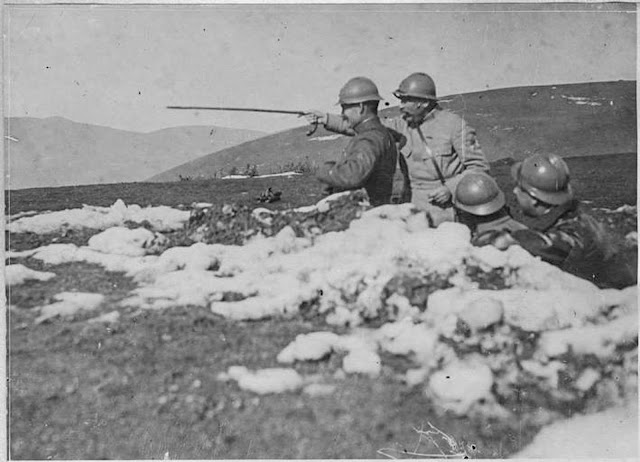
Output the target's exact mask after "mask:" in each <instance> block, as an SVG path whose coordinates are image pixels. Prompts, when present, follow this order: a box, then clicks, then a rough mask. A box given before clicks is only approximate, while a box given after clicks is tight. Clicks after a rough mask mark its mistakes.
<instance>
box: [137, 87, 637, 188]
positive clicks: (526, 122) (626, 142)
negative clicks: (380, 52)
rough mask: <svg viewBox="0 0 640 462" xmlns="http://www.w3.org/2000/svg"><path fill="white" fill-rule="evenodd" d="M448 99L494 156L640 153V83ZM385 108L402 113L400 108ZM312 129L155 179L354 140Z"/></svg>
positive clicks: (319, 151)
mask: <svg viewBox="0 0 640 462" xmlns="http://www.w3.org/2000/svg"><path fill="white" fill-rule="evenodd" d="M441 99H442V104H441V105H442V106H443V107H444V108H446V109H449V110H452V111H454V112H456V113H459V114H461V115H463V116H464V117H465V119H466V120H467V121H468V122H469V124H471V125H472V126H473V127H475V128H476V129H477V132H478V137H479V139H480V143H481V145H482V147H483V150H484V152H485V153H486V155H487V157H488V158H489V160H490V161H495V160H498V159H502V158H507V157H510V158H513V159H522V158H524V157H526V156H528V155H530V154H532V153H536V152H555V153H557V154H559V155H561V156H563V157H573V156H591V155H602V154H611V153H620V152H636V146H637V130H636V82H635V81H615V82H593V83H578V84H563V85H545V86H529V87H513V88H502V89H495V90H486V91H480V92H474V93H466V94H460V95H451V96H444V97H442V98H441ZM381 114H382V115H385V116H393V115H397V114H398V108H397V107H391V108H388V109H385V110H383V111H381ZM306 130H307V127H299V128H295V129H291V130H287V131H283V132H280V133H276V134H272V135H268V136H265V137H262V138H260V139H256V140H252V141H249V142H246V143H243V144H240V145H237V146H233V147H231V148H227V149H224V150H222V151H220V152H215V153H212V154H208V155H206V156H203V157H201V158H198V159H195V160H193V161H190V162H187V163H185V164H183V165H180V166H178V167H175V168H172V169H170V170H168V171H166V172H163V173H161V174H157V175H154V176H153V177H151V178H150V180H149V181H175V180H177V179H178V178H179V176H180V175H182V176H183V177H191V178H207V177H213V176H214V175H215V174H216V173H217V172H218V171H219V170H220V169H225V170H228V169H230V168H231V167H233V166H235V167H237V168H239V169H242V168H243V167H244V166H246V164H256V165H257V166H258V171H259V172H260V173H272V172H275V171H278V170H279V168H280V167H281V166H282V165H284V164H288V163H295V162H300V161H305V160H306V159H308V160H309V161H310V162H317V163H319V162H323V161H324V160H328V159H331V158H333V157H335V156H336V155H338V154H339V153H340V152H341V150H342V149H343V148H344V146H345V145H346V143H347V141H348V139H347V137H344V136H338V137H335V136H331V135H333V134H332V133H330V132H327V131H325V130H324V129H322V128H320V129H318V131H317V132H316V133H315V134H314V135H313V136H312V137H306V136H305V132H306Z"/></svg>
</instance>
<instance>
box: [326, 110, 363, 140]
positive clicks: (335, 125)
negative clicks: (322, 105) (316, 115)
mask: <svg viewBox="0 0 640 462" xmlns="http://www.w3.org/2000/svg"><path fill="white" fill-rule="evenodd" d="M324 128H326V129H327V130H329V131H330V132H334V133H340V134H341V135H348V136H354V135H355V134H356V132H355V131H353V129H352V128H351V127H349V123H348V122H347V121H346V120H344V119H343V118H342V117H340V116H339V115H337V114H327V123H326V124H325V125H324Z"/></svg>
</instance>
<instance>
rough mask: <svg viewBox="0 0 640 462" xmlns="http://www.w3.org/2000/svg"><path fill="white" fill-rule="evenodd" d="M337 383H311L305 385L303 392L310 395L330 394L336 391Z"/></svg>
mask: <svg viewBox="0 0 640 462" xmlns="http://www.w3.org/2000/svg"><path fill="white" fill-rule="evenodd" d="M335 391H336V387H335V385H328V384H324V383H311V384H309V385H307V386H306V387H304V389H303V390H302V392H303V393H305V394H307V395H309V396H328V395H332V394H333V393H335Z"/></svg>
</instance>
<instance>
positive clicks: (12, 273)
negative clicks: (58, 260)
mask: <svg viewBox="0 0 640 462" xmlns="http://www.w3.org/2000/svg"><path fill="white" fill-rule="evenodd" d="M55 276H56V273H50V272H47V271H36V270H32V269H30V268H27V267H26V266H24V265H20V264H15V265H7V266H5V268H4V282H5V284H6V285H7V286H15V285H18V284H23V283H24V282H25V281H27V280H36V281H48V280H49V279H51V278H53V277H55Z"/></svg>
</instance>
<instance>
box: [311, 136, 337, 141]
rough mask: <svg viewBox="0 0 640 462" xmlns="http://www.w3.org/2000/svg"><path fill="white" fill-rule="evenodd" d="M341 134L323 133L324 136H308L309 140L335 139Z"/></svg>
mask: <svg viewBox="0 0 640 462" xmlns="http://www.w3.org/2000/svg"><path fill="white" fill-rule="evenodd" d="M342 136H343V135H325V136H314V137H313V138H309V141H331V140H337V139H338V138H340V137H342Z"/></svg>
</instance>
